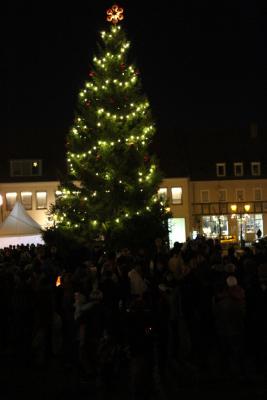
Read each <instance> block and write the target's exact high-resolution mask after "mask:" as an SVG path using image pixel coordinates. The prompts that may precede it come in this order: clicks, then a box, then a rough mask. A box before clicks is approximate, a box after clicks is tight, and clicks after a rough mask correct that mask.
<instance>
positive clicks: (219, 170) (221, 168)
mask: <svg viewBox="0 0 267 400" xmlns="http://www.w3.org/2000/svg"><path fill="white" fill-rule="evenodd" d="M216 174H217V176H225V163H218V164H216Z"/></svg>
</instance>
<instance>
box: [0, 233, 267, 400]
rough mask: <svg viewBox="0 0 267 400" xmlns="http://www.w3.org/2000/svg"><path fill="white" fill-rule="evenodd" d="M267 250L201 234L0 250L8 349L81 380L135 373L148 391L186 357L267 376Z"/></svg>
mask: <svg viewBox="0 0 267 400" xmlns="http://www.w3.org/2000/svg"><path fill="white" fill-rule="evenodd" d="M266 310H267V249H266V247H264V246H262V247H259V246H258V247H255V248H254V249H253V250H252V249H251V248H245V249H244V250H243V251H242V253H237V251H236V249H235V248H234V247H229V248H228V249H227V250H226V251H223V249H222V248H221V246H220V244H219V243H218V242H216V241H214V240H209V239H208V240H207V239H205V238H202V237H198V238H196V239H194V240H187V241H186V242H185V243H178V242H176V243H175V244H174V246H173V248H171V249H168V248H167V247H166V246H165V243H164V241H163V240H162V239H160V238H158V239H156V240H155V244H154V249H153V251H150V252H149V251H147V250H146V249H144V248H140V249H139V250H138V251H137V252H135V253H134V254H133V253H131V251H130V250H129V249H128V248H123V249H120V251H116V252H115V251H105V249H104V248H102V247H101V246H95V247H94V248H93V249H90V250H89V249H86V250H85V249H80V251H77V252H76V253H75V254H72V255H71V256H70V257H69V259H68V260H64V261H63V260H62V259H61V257H60V254H59V252H58V250H57V248H56V247H49V246H46V245H38V246H35V245H28V246H25V245H21V246H16V247H15V246H10V247H8V248H4V249H1V250H0V313H1V336H0V350H1V351H2V352H3V351H11V352H12V354H15V356H16V358H17V359H18V358H21V359H22V360H24V362H25V363H29V364H31V365H32V366H33V367H38V366H43V365H49V362H50V360H51V359H55V358H56V359H58V360H60V363H62V368H65V367H66V366H70V367H71V368H73V369H75V370H76V371H77V373H78V375H79V378H80V379H81V381H82V380H85V381H86V380H90V379H91V380H96V379H100V380H101V381H102V382H103V384H107V385H108V384H111V383H112V381H114V379H115V378H116V374H118V375H119V374H121V373H124V374H125V373H127V374H128V375H127V376H128V378H129V382H130V387H131V390H132V391H133V394H134V396H135V398H138V399H142V398H145V397H146V398H148V394H149V393H150V392H151V386H153V379H154V378H153V376H154V374H155V371H157V374H158V376H159V379H160V380H161V382H162V384H163V385H164V384H165V382H167V381H168V376H169V366H170V363H177V364H179V363H180V364H181V363H184V364H185V363H188V364H190V365H193V366H195V367H196V368H197V369H199V370H202V369H205V370H208V371H209V372H210V374H211V376H212V374H214V373H215V372H216V373H217V374H218V376H221V377H225V378H231V377H233V378H237V379H246V378H247V377H249V376H251V375H252V374H259V375H261V374H262V375H263V376H266V373H267V312H266Z"/></svg>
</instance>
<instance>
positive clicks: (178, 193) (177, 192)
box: [171, 187, 183, 204]
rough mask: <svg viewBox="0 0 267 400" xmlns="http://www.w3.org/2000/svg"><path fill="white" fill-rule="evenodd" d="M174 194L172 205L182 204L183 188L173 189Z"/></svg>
mask: <svg viewBox="0 0 267 400" xmlns="http://www.w3.org/2000/svg"><path fill="white" fill-rule="evenodd" d="M171 193H172V204H182V194H183V190H182V188H181V187H173V188H171Z"/></svg>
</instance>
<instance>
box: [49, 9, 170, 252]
mask: <svg viewBox="0 0 267 400" xmlns="http://www.w3.org/2000/svg"><path fill="white" fill-rule="evenodd" d="M107 14H108V17H107V20H108V21H110V22H111V23H110V26H109V28H108V29H107V31H103V32H101V39H102V40H101V43H100V45H99V50H98V55H97V56H96V57H94V58H93V62H92V67H91V71H90V73H89V80H88V81H87V82H85V86H84V88H83V89H82V90H81V91H80V93H79V98H78V106H77V110H76V114H75V120H74V124H73V126H72V128H71V130H70V132H69V133H68V136H67V149H68V150H67V166H68V167H67V168H68V176H67V178H66V180H65V181H64V182H61V185H60V190H61V193H62V194H61V196H59V197H58V198H57V200H56V203H55V206H54V207H53V214H54V219H55V221H56V228H57V230H60V231H65V232H66V231H68V232H71V233H72V234H73V237H79V238H84V239H85V240H89V239H92V240H97V239H101V238H102V239H104V240H105V241H108V243H109V244H111V245H114V246H124V245H127V246H131V245H133V246H135V247H136V246H140V245H144V246H146V245H147V244H148V242H150V243H151V241H153V238H155V237H158V236H160V237H163V236H165V237H166V236H167V217H168V215H167V214H166V211H165V208H164V205H163V204H162V203H160V201H159V200H158V196H157V190H158V186H159V183H160V182H161V179H162V176H161V174H160V172H159V170H158V168H157V165H156V160H155V157H153V156H151V155H150V153H149V145H150V144H151V138H152V136H153V135H154V133H155V127H154V123H153V119H152V116H151V112H150V107H149V102H148V100H147V98H146V96H145V95H144V94H143V93H142V88H141V83H140V76H139V71H138V69H137V68H136V67H135V65H133V64H132V63H131V62H130V55H129V48H130V42H129V41H128V40H127V38H126V34H125V32H124V30H123V29H122V27H121V25H119V24H118V22H119V21H120V20H121V19H123V10H122V9H121V8H119V7H118V6H113V7H112V8H111V9H110V10H108V12H107Z"/></svg>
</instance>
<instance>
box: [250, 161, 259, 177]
mask: <svg viewBox="0 0 267 400" xmlns="http://www.w3.org/2000/svg"><path fill="white" fill-rule="evenodd" d="M260 174H261V164H260V162H252V163H251V175H253V176H259V175H260Z"/></svg>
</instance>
